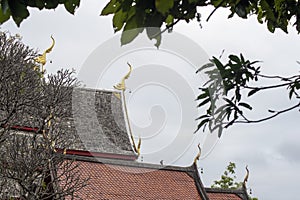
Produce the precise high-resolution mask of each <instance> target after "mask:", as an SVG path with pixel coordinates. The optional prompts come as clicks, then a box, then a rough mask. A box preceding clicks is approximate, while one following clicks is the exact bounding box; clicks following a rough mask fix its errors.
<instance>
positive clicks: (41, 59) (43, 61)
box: [34, 35, 55, 73]
mask: <svg viewBox="0 0 300 200" xmlns="http://www.w3.org/2000/svg"><path fill="white" fill-rule="evenodd" d="M51 39H52V44H51V46H50V47H49V48H48V49H46V50H45V51H44V53H43V54H42V55H40V56H38V57H36V58H35V59H34V60H35V62H37V63H39V64H41V65H42V73H43V72H44V65H45V64H46V62H47V60H46V54H47V53H50V52H51V51H52V49H53V47H54V45H55V40H54V38H53V37H52V35H51Z"/></svg>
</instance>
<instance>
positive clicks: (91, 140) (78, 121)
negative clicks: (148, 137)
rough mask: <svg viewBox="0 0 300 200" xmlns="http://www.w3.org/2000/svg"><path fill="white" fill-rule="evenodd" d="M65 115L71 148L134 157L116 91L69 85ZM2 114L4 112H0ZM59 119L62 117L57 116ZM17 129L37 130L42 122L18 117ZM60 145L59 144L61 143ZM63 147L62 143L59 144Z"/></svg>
mask: <svg viewBox="0 0 300 200" xmlns="http://www.w3.org/2000/svg"><path fill="white" fill-rule="evenodd" d="M68 90H69V92H68V93H67V94H68V95H67V96H68V97H67V98H66V99H67V103H65V107H64V108H63V109H65V110H66V111H67V112H66V115H65V116H64V118H63V119H62V120H60V121H59V126H61V127H62V129H63V130H64V135H65V136H66V139H67V140H68V141H70V143H71V144H72V146H69V147H68V149H75V150H83V151H90V152H101V153H108V154H119V155H127V156H134V155H136V154H135V153H134V152H133V148H132V145H131V143H130V140H129V138H130V137H129V135H128V133H127V129H126V125H125V124H126V121H125V117H124V112H123V108H122V101H121V100H120V99H118V98H117V97H116V96H115V95H114V92H113V91H107V90H94V89H86V88H75V89H74V88H68ZM0 115H1V113H0ZM58 120H59V119H58ZM16 121H17V122H16V124H15V126H13V128H14V129H16V130H19V131H29V132H30V131H38V128H35V127H40V124H39V122H36V121H33V120H31V119H30V116H23V115H22V116H21V115H20V116H19V118H18V119H16ZM58 145H59V144H58ZM57 148H60V146H57Z"/></svg>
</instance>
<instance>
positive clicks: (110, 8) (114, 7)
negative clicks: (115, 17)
mask: <svg viewBox="0 0 300 200" xmlns="http://www.w3.org/2000/svg"><path fill="white" fill-rule="evenodd" d="M120 5H121V4H120V3H119V2H118V1H117V0H111V1H110V2H109V3H108V4H106V6H105V7H104V8H103V10H102V11H101V15H109V14H113V13H115V12H117V11H118V9H119V8H120Z"/></svg>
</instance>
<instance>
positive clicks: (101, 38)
mask: <svg viewBox="0 0 300 200" xmlns="http://www.w3.org/2000/svg"><path fill="white" fill-rule="evenodd" d="M106 2H107V1H106ZM104 5H105V3H103V2H99V1H96V0H93V1H92V0H90V1H82V2H81V6H80V8H79V9H78V10H77V11H76V14H75V16H72V15H70V14H68V13H67V12H66V11H65V10H64V8H62V7H60V8H58V9H56V10H54V11H42V12H38V11H37V10H36V9H32V10H31V15H30V17H29V18H28V19H26V20H25V21H24V22H23V23H22V24H21V27H20V28H17V27H16V25H15V24H14V23H13V22H12V21H10V22H7V23H5V24H4V25H2V26H1V29H2V30H9V31H10V32H11V33H19V34H21V35H22V36H23V41H24V43H25V44H27V45H29V46H31V47H32V48H35V49H39V50H40V51H43V50H44V49H45V48H47V47H48V46H49V44H50V42H51V40H50V38H49V37H50V35H51V34H53V36H54V37H55V39H56V46H55V48H54V50H53V52H52V53H51V54H49V56H48V59H49V60H52V64H50V63H48V64H47V66H46V69H47V71H48V72H49V73H52V72H55V71H56V70H58V69H60V68H75V69H76V70H77V71H79V70H80V68H81V67H82V66H83V65H84V63H85V62H86V59H87V58H88V56H89V55H90V54H91V53H92V52H93V51H94V49H96V48H97V47H98V46H99V45H101V44H102V43H104V42H105V41H107V40H109V39H110V38H112V37H113V36H114V32H113V29H112V24H111V17H101V16H99V13H100V11H101V9H102V8H103V7H104ZM200 11H201V10H200ZM208 14H209V11H207V10H204V11H203V14H202V16H203V19H202V21H203V22H202V26H203V28H202V29H200V28H199V25H198V23H197V22H192V23H189V24H186V23H184V22H182V23H180V24H179V25H178V26H176V27H175V29H174V31H176V32H178V33H181V34H183V35H186V36H188V37H189V38H191V39H192V40H193V41H194V42H196V43H197V44H198V45H200V46H201V47H202V48H203V49H204V50H205V52H206V53H207V54H208V55H209V56H219V55H220V54H221V52H222V50H223V49H225V53H224V56H227V55H229V54H231V53H235V54H239V53H240V52H243V54H244V56H245V57H247V58H249V59H253V60H262V61H263V62H262V63H261V66H262V69H263V72H264V73H265V74H270V75H275V74H282V75H290V74H293V73H298V72H299V71H300V66H299V65H298V64H297V63H296V60H300V56H299V49H300V39H299V35H297V33H296V32H295V31H294V28H290V33H289V34H288V35H287V34H285V33H283V32H282V31H280V30H277V31H276V33H275V34H272V33H269V32H268V31H267V28H266V25H260V24H258V23H257V21H256V19H255V17H252V18H251V19H249V20H242V19H238V18H234V19H230V20H227V15H228V13H226V11H224V10H223V11H222V10H218V11H217V12H216V13H215V14H214V15H213V16H212V18H211V19H210V21H209V22H208V23H206V22H204V21H205V18H206V17H207V16H208ZM125 71H126V70H125ZM284 92H285V91H284V90H282V91H280V90H277V91H272V92H268V93H265V94H263V95H261V96H260V97H259V98H253V100H252V101H253V103H254V104H255V105H256V108H257V109H256V110H255V111H256V112H255V114H253V115H252V116H253V117H259V116H262V114H263V113H265V111H266V110H267V109H268V108H271V109H280V108H285V107H286V106H288V105H289V103H290V102H289V101H288V98H287V95H286V93H284ZM166 98H168V97H167V96H166ZM147 103H149V102H146V103H145V104H147ZM156 104H157V102H156ZM171 104H172V103H170V105H171ZM174 104H176V102H175V103H174ZM267 106H268V107H267ZM165 109H166V111H165V112H167V109H168V108H167V107H165ZM155 112H158V114H160V112H161V110H159V108H158V109H154V113H155ZM132 113H134V112H132ZM136 114H137V115H138V113H136ZM299 116H300V115H299V111H297V110H295V111H293V112H290V113H287V114H284V115H282V116H279V117H277V118H276V119H273V120H270V121H267V122H263V123H261V124H255V125H235V126H233V127H231V128H230V129H228V130H226V131H225V133H224V134H223V136H222V137H221V139H220V140H219V141H218V143H217V145H216V146H215V148H214V150H213V151H212V152H211V153H210V154H209V156H206V157H205V158H203V159H202V160H200V162H199V163H198V164H199V167H203V168H204V173H203V174H202V181H203V182H204V184H205V185H206V186H210V185H211V184H212V181H213V180H216V179H219V177H220V175H221V174H222V173H223V171H224V169H225V167H226V166H227V164H228V163H229V162H230V161H231V162H235V163H236V164H237V168H238V169H237V175H238V180H240V181H242V180H243V178H244V175H245V170H244V167H245V166H246V165H248V166H249V169H250V178H249V182H248V187H249V188H251V189H252V192H253V195H254V196H257V197H258V198H259V199H267V200H268V199H272V200H273V199H297V197H298V196H299V195H298V192H297V191H298V189H299V186H300V184H299V180H300V173H299V169H300V156H299V153H300V145H299V144H300V136H299V129H298V126H297V125H298V124H297V123H299V120H300V117H299ZM173 123H176V122H173ZM192 129H193V128H192ZM198 134H201V132H199V133H198ZM199 137H201V136H199ZM193 144H194V146H195V145H196V144H197V141H196V142H194V143H193ZM196 153H197V152H196V149H195V148H194V149H193V150H191V151H188V152H187V153H186V155H185V156H184V157H183V158H182V159H181V160H179V161H178V163H179V164H180V163H184V161H187V160H188V161H189V162H191V161H192V160H193V158H194V156H195V154H196ZM178 163H177V164H178Z"/></svg>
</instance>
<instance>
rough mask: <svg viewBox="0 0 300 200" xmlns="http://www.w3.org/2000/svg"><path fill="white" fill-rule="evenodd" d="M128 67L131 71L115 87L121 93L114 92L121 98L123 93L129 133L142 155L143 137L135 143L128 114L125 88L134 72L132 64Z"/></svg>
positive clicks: (135, 147)
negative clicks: (126, 81)
mask: <svg viewBox="0 0 300 200" xmlns="http://www.w3.org/2000/svg"><path fill="white" fill-rule="evenodd" d="M127 65H128V67H129V71H128V72H127V74H126V75H125V76H124V77H123V78H122V79H121V81H120V83H118V84H117V85H114V88H115V89H116V90H120V91H121V94H120V93H114V95H115V96H116V97H117V98H119V99H121V95H122V99H123V102H124V111H125V117H126V119H127V125H128V130H129V134H130V138H131V141H132V145H133V150H134V151H135V152H136V153H137V155H138V156H140V153H141V152H140V151H141V143H142V141H141V137H140V138H139V141H138V145H136V144H135V141H134V137H133V134H132V130H131V126H130V121H129V115H128V110H127V106H126V98H125V90H126V85H125V80H126V79H128V78H129V77H130V74H131V72H132V66H131V65H130V64H129V63H127Z"/></svg>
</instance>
